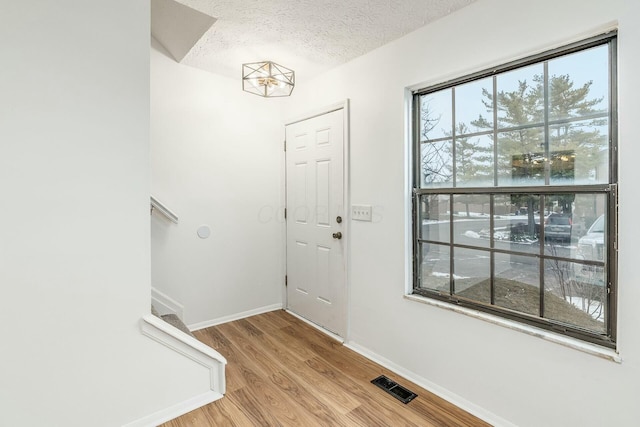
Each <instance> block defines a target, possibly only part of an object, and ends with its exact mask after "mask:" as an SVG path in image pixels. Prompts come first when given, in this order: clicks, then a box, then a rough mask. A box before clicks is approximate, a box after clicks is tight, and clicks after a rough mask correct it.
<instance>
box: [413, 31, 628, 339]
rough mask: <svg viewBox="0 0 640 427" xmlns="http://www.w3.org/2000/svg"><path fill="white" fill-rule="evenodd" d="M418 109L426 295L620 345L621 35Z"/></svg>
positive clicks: (445, 87) (419, 270) (453, 88)
mask: <svg viewBox="0 0 640 427" xmlns="http://www.w3.org/2000/svg"><path fill="white" fill-rule="evenodd" d="M413 105H414V116H413V122H414V144H413V159H414V160H413V169H414V174H413V181H414V182H413V187H414V188H413V214H412V215H413V236H414V237H413V253H414V260H413V262H414V268H413V273H414V277H413V281H414V286H413V292H414V294H418V295H422V296H424V297H428V298H435V299H439V300H444V301H448V302H450V303H452V304H457V305H461V306H466V307H471V308H474V309H479V310H482V311H486V312H489V313H492V314H495V315H498V316H503V317H507V318H510V319H513V320H517V321H521V322H524V323H528V324H532V325H535V326H538V327H542V328H545V329H549V330H553V331H556V332H559V333H562V334H566V335H569V336H573V337H576V338H579V339H583V340H586V341H590V342H594V343H598V344H601V345H604V346H607V347H615V320H616V319H615V306H616V304H615V302H616V274H615V273H616V253H615V250H614V248H615V247H616V245H615V243H616V237H617V234H616V233H617V232H616V206H617V200H616V197H617V195H616V194H617V191H616V190H617V187H616V185H617V179H618V178H617V167H616V166H617V161H616V155H617V141H616V137H617V132H616V38H615V34H612V33H609V34H607V35H603V36H600V37H597V38H593V39H590V40H587V41H584V42H581V43H576V44H573V45H571V46H567V47H565V48H562V49H556V50H554V51H551V52H547V53H544V54H541V55H537V56H536V57H532V58H527V59H524V60H520V61H517V62H514V63H510V64H506V65H505V66H503V67H498V68H495V69H492V70H489V71H487V72H483V73H478V74H475V75H472V76H467V77H464V78H461V79H458V80H455V81H451V82H447V83H444V84H441V85H438V86H435V87H429V88H426V89H423V90H419V91H416V92H415V93H414V99H413Z"/></svg>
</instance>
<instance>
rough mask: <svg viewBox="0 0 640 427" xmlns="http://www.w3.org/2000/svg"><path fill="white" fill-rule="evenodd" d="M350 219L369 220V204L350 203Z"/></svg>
mask: <svg viewBox="0 0 640 427" xmlns="http://www.w3.org/2000/svg"><path fill="white" fill-rule="evenodd" d="M351 219H352V220H354V221H371V206H370V205H352V206H351Z"/></svg>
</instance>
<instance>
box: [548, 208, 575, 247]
mask: <svg viewBox="0 0 640 427" xmlns="http://www.w3.org/2000/svg"><path fill="white" fill-rule="evenodd" d="M544 238H545V240H559V241H562V242H567V243H569V242H571V215H568V214H562V213H552V214H550V215H549V216H548V217H547V218H546V219H545V220H544Z"/></svg>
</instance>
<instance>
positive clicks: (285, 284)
mask: <svg viewBox="0 0 640 427" xmlns="http://www.w3.org/2000/svg"><path fill="white" fill-rule="evenodd" d="M288 277H289V276H284V286H285V288H286V287H287V286H289V283H288V282H289V279H288Z"/></svg>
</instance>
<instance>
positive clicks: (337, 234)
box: [333, 231, 342, 240]
mask: <svg viewBox="0 0 640 427" xmlns="http://www.w3.org/2000/svg"><path fill="white" fill-rule="evenodd" d="M333 238H334V239H338V240H340V239H342V233H341V232H339V231H338V232H337V233H333Z"/></svg>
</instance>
